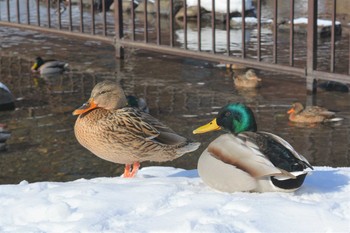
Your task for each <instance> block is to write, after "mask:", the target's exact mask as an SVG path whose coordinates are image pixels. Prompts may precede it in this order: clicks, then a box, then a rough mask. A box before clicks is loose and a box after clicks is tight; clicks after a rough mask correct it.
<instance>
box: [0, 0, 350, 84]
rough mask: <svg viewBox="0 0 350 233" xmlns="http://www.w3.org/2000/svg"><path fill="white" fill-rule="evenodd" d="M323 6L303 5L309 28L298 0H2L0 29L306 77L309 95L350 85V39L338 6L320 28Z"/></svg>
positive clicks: (313, 1)
mask: <svg viewBox="0 0 350 233" xmlns="http://www.w3.org/2000/svg"><path fill="white" fill-rule="evenodd" d="M326 1H327V0H308V1H307V0H305V1H303V2H304V4H305V6H306V7H307V11H304V14H305V16H304V17H305V18H306V19H307V22H306V23H305V24H304V26H300V25H299V24H297V23H298V22H297V17H296V15H298V16H299V15H302V13H303V12H299V11H297V10H296V5H297V4H296V2H297V1H295V0H289V1H283V2H282V1H279V0H271V1H267V2H270V3H271V5H269V6H268V7H267V6H266V5H264V4H266V3H264V2H265V1H264V2H263V1H262V0H255V1H252V0H245V1H242V0H222V1H215V0H169V1H163V0H153V1H144V0H143V1H141V0H140V1H139V2H136V1H122V0H115V1H114V3H113V1H111V0H67V1H63V0H56V1H52V0H4V1H0V26H9V27H19V28H23V29H31V30H39V31H42V32H49V33H60V34H62V35H64V36H77V37H81V38H84V39H97V40H101V41H104V42H107V43H112V44H113V45H115V48H116V57H119V58H123V55H124V48H128V47H133V48H138V49H143V50H149V51H152V52H159V53H167V54H172V55H178V56H185V57H191V58H195V59H203V60H208V61H213V62H220V63H225V64H239V65H244V66H247V67H255V68H257V69H264V70H270V71H276V72H282V73H289V74H293V75H298V76H301V77H306V79H307V83H308V84H307V88H308V89H310V88H311V84H312V83H313V82H314V80H317V79H324V80H332V81H339V82H344V83H348V84H349V83H350V38H349V36H348V37H345V36H341V25H339V23H338V21H337V1H336V0H332V1H330V0H328V2H330V3H327V4H328V5H327V6H330V10H329V12H326V13H327V14H326V15H327V17H328V20H329V22H331V23H330V25H329V26H324V27H323V28H322V27H320V26H319V23H318V21H319V20H320V18H319V11H318V6H319V4H320V3H323V2H326ZM219 2H220V3H219ZM287 3H288V4H289V10H288V11H287V12H286V11H285V10H284V11H283V12H282V10H281V9H282V7H283V6H284V5H283V4H287ZM111 4H112V6H111ZM298 4H300V2H298ZM281 5H282V7H281ZM298 9H299V8H298ZM299 10H300V9H299ZM266 15H269V16H270V18H266ZM339 40H340V41H341V42H342V43H341V44H342V47H339V44H340V43H337V42H339ZM345 40H348V42H347V43H346V42H344V41H345ZM323 44H328V47H327V46H323ZM344 44H345V45H344ZM319 45H321V46H319ZM339 51H341V55H338V53H339ZM344 51H345V52H344ZM344 54H345V55H344Z"/></svg>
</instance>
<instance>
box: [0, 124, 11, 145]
mask: <svg viewBox="0 0 350 233" xmlns="http://www.w3.org/2000/svg"><path fill="white" fill-rule="evenodd" d="M10 137H11V132H10V131H9V130H8V129H7V125H6V124H1V123H0V151H4V150H6V140H7V139H9V138H10Z"/></svg>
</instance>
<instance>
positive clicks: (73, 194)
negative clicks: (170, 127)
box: [0, 167, 350, 233]
mask: <svg viewBox="0 0 350 233" xmlns="http://www.w3.org/2000/svg"><path fill="white" fill-rule="evenodd" d="M0 216H1V217H0V232H16V233H24V232H25V233H31V232H38V233H39V232H40V233H41V232H59V233H62V232H177V233H178V232H182V233H183V232H201V233H202V232H220V233H223V232H240V233H242V232H247V233H248V232H249V233H252V232H318V233H320V232H337V233H338V232H350V168H329V167H315V170H314V171H313V172H312V173H311V174H309V175H308V176H307V178H306V181H305V183H304V185H303V186H302V187H301V189H299V190H298V191H296V192H295V193H233V194H230V193H221V192H218V191H215V190H213V189H211V188H209V187H207V186H206V185H205V184H204V183H203V182H202V181H201V179H200V178H199V177H198V174H197V171H196V170H189V171H188V170H183V169H176V168H172V167H145V168H143V169H141V170H140V172H139V174H138V176H137V177H136V178H134V179H125V178H120V177H112V178H95V179H91V180H86V179H80V180H76V181H72V182H63V183H59V182H38V183H28V182H26V181H22V182H21V183H20V184H17V185H0Z"/></svg>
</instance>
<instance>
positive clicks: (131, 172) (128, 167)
mask: <svg viewBox="0 0 350 233" xmlns="http://www.w3.org/2000/svg"><path fill="white" fill-rule="evenodd" d="M139 168H140V163H139V162H134V163H133V166H132V169H131V164H125V169H124V174H123V177H124V178H133V177H135V176H136V174H137V172H138V170H139Z"/></svg>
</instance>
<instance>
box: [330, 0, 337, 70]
mask: <svg viewBox="0 0 350 233" xmlns="http://www.w3.org/2000/svg"><path fill="white" fill-rule="evenodd" d="M336 7H337V0H333V9H332V29H331V61H330V63H331V64H330V71H331V72H332V73H333V72H334V71H335V21H336V14H337V10H336Z"/></svg>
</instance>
